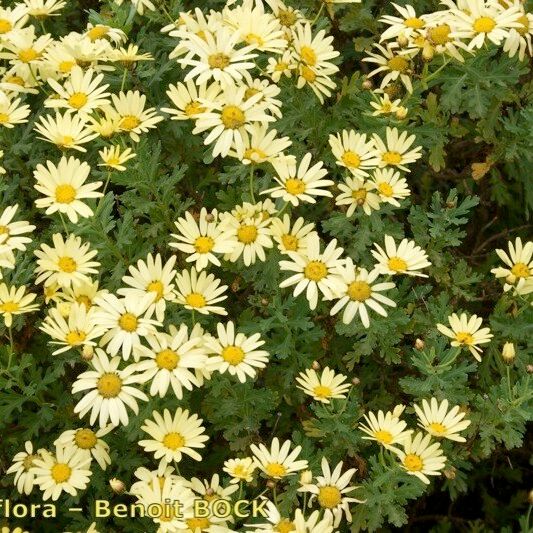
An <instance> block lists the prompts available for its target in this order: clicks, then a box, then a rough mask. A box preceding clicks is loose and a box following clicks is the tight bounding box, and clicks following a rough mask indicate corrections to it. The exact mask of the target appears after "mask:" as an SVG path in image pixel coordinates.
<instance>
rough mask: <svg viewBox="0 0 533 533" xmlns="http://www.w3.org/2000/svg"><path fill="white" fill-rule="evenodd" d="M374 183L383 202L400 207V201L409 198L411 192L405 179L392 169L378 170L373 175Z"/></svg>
mask: <svg viewBox="0 0 533 533" xmlns="http://www.w3.org/2000/svg"><path fill="white" fill-rule="evenodd" d="M372 182H373V184H374V185H375V189H376V192H377V193H378V194H379V199H380V201H382V202H387V203H389V204H391V205H393V206H395V207H400V202H399V200H403V199H404V198H407V197H408V196H409V195H410V194H411V191H410V190H409V187H408V186H407V181H406V179H405V178H402V177H401V176H400V173H399V172H398V171H396V170H394V169H392V168H377V169H376V170H374V172H373V174H372Z"/></svg>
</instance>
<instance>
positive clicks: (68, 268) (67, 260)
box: [57, 255, 78, 274]
mask: <svg viewBox="0 0 533 533" xmlns="http://www.w3.org/2000/svg"><path fill="white" fill-rule="evenodd" d="M57 266H58V267H59V270H61V271H62V272H66V273H67V274H72V272H74V271H75V270H76V269H77V268H78V265H77V263H76V261H74V259H72V257H69V256H67V255H65V256H63V257H60V258H59V261H58V262H57Z"/></svg>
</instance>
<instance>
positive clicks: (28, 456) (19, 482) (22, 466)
mask: <svg viewBox="0 0 533 533" xmlns="http://www.w3.org/2000/svg"><path fill="white" fill-rule="evenodd" d="M43 452H44V449H43V448H40V449H39V450H37V451H36V452H35V453H34V451H33V444H32V442H31V441H29V440H27V441H26V442H25V443H24V451H23V452H18V453H17V454H16V455H15V457H13V464H12V465H11V466H10V467H9V468H8V469H7V470H6V474H15V478H14V480H13V484H14V485H15V487H17V490H18V491H19V493H20V494H26V495H29V494H31V491H32V490H33V487H34V485H35V471H34V470H33V467H34V466H35V459H39V458H40V457H41V455H42V453H43Z"/></svg>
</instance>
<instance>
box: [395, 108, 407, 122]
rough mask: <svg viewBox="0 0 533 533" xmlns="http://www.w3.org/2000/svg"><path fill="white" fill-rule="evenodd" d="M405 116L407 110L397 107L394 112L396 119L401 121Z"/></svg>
mask: <svg viewBox="0 0 533 533" xmlns="http://www.w3.org/2000/svg"><path fill="white" fill-rule="evenodd" d="M406 116H407V108H406V107H403V106H402V107H399V108H398V109H397V110H396V118H397V119H399V120H403V119H404V118H405V117H406Z"/></svg>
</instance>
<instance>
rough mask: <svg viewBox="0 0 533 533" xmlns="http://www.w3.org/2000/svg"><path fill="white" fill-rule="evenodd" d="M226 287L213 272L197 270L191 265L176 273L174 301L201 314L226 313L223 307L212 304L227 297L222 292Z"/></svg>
mask: <svg viewBox="0 0 533 533" xmlns="http://www.w3.org/2000/svg"><path fill="white" fill-rule="evenodd" d="M227 288H228V286H227V285H221V281H220V280H219V279H217V278H215V275H214V274H207V272H206V271H205V270H202V271H200V272H198V271H197V270H196V268H194V267H192V268H191V269H190V270H183V271H182V272H178V274H176V290H175V291H174V295H175V300H174V301H175V302H177V303H178V304H180V305H183V306H184V307H185V309H189V310H192V311H198V312H199V313H202V314H203V315H208V314H210V313H214V314H216V315H227V314H228V313H227V312H226V310H225V309H224V308H223V307H221V306H219V305H214V304H216V303H218V302H221V301H223V300H225V299H226V298H227V296H226V295H225V294H224V293H225V292H226V289H227Z"/></svg>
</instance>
